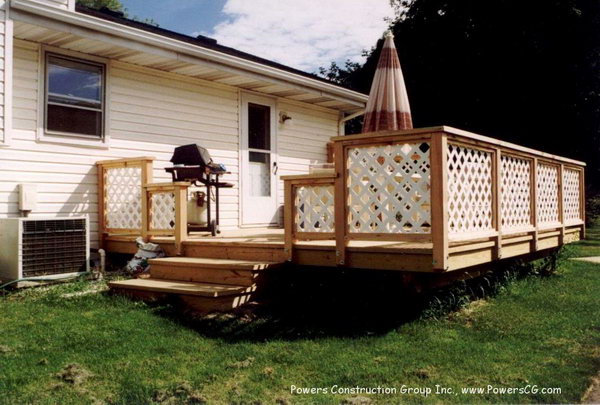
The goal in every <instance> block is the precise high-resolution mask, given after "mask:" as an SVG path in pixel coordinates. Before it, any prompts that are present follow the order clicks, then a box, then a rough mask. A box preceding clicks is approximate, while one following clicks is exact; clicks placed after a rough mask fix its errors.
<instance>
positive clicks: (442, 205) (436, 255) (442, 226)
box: [429, 132, 449, 271]
mask: <svg viewBox="0 0 600 405" xmlns="http://www.w3.org/2000/svg"><path fill="white" fill-rule="evenodd" d="M447 151H448V138H447V137H446V134H445V133H443V132H441V133H435V134H432V135H431V151H430V153H429V160H430V161H429V167H430V169H429V170H430V176H431V191H430V192H431V239H432V242H433V261H432V267H433V269H434V270H441V271H446V270H448V259H449V242H448V152H447Z"/></svg>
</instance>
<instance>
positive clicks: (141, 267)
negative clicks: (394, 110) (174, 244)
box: [125, 237, 165, 274]
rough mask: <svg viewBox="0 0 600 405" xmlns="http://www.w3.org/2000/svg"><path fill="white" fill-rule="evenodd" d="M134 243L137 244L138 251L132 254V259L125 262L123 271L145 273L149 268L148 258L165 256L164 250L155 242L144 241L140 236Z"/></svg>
mask: <svg viewBox="0 0 600 405" xmlns="http://www.w3.org/2000/svg"><path fill="white" fill-rule="evenodd" d="M135 243H136V244H137V247H138V251H137V252H136V254H135V256H133V259H131V260H130V261H129V262H128V263H127V266H125V271H126V272H127V273H129V274H141V273H146V272H148V271H149V270H150V265H149V264H148V259H156V258H158V257H164V256H165V252H163V250H162V249H161V247H160V246H159V245H157V244H156V243H150V242H144V239H142V237H139V238H137V239H136V240H135Z"/></svg>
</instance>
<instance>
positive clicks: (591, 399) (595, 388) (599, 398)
mask: <svg viewBox="0 0 600 405" xmlns="http://www.w3.org/2000/svg"><path fill="white" fill-rule="evenodd" d="M581 403H582V404H600V373H598V375H596V376H595V377H592V384H591V385H590V387H589V388H588V389H587V391H586V392H585V394H583V397H582V398H581Z"/></svg>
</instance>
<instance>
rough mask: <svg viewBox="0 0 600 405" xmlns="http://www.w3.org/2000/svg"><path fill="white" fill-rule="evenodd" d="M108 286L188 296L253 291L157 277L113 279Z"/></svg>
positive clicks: (213, 296)
mask: <svg viewBox="0 0 600 405" xmlns="http://www.w3.org/2000/svg"><path fill="white" fill-rule="evenodd" d="M108 286H109V287H110V288H113V289H126V290H137V291H152V292H158V293H166V294H177V295H187V296H200V297H209V298H219V297H227V296H235V295H240V294H246V293H251V292H252V291H253V288H252V287H246V286H239V285H238V286H236V285H226V284H210V283H198V282H190V281H177V280H161V279H155V278H146V279H140V278H136V279H132V280H123V281H111V282H110V283H108Z"/></svg>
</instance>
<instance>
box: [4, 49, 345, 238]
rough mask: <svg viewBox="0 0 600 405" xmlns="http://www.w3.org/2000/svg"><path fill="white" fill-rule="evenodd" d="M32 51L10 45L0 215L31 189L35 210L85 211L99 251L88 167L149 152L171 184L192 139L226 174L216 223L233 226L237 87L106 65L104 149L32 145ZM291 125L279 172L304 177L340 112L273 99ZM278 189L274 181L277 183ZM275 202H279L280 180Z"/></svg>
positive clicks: (157, 174)
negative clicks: (25, 187) (9, 118)
mask: <svg viewBox="0 0 600 405" xmlns="http://www.w3.org/2000/svg"><path fill="white" fill-rule="evenodd" d="M40 68H41V66H39V46H38V45H36V44H32V43H28V42H24V41H16V42H15V49H14V79H13V82H14V85H13V89H14V104H13V128H14V131H13V133H12V142H11V145H10V147H7V148H4V149H1V150H0V152H1V153H0V216H16V215H18V205H17V201H18V191H17V185H18V184H19V183H27V182H34V183H37V184H38V193H39V195H38V207H37V210H36V211H35V212H34V213H33V214H32V215H34V216H42V215H76V214H89V216H90V222H91V231H92V233H91V235H90V236H91V240H92V245H93V246H97V227H98V212H97V210H98V199H97V198H98V197H97V178H96V175H97V174H96V167H95V162H96V161H98V160H106V159H117V158H123V157H135V156H155V157H156V160H155V162H154V167H155V170H154V181H155V182H165V181H170V176H169V175H168V174H167V173H165V171H164V168H165V167H166V166H170V162H169V159H170V158H171V154H172V152H173V149H174V147H175V146H178V145H183V144H188V143H198V144H200V145H202V146H205V147H206V148H208V149H209V151H210V153H211V155H212V156H213V158H214V160H215V161H216V162H219V163H223V164H225V165H226V167H227V169H228V170H229V171H231V172H232V173H231V174H230V175H227V176H225V178H224V181H228V182H231V183H233V184H234V185H235V186H234V188H232V189H223V190H222V194H221V196H222V198H221V204H222V205H221V225H222V228H223V229H235V228H237V227H238V225H239V212H240V206H239V203H240V195H239V170H240V169H239V150H240V145H239V124H238V116H239V103H240V101H239V94H240V93H239V91H238V89H237V88H235V87H230V86H224V85H213V84H212V83H209V82H206V81H202V80H195V79H191V78H185V77H182V76H180V75H176V74H166V73H162V72H157V71H153V70H150V69H146V68H140V67H135V66H133V65H129V64H125V63H121V62H113V63H111V64H110V69H109V74H110V80H109V83H110V84H109V88H108V95H109V100H110V101H109V103H108V105H107V109H108V113H109V127H110V133H111V137H110V142H109V148H108V149H101V148H90V147H82V146H76V145H66V144H51V143H45V142H37V141H36V131H37V127H38V122H37V121H38V97H39V96H40V95H39V94H38V78H39V69H40ZM278 110H279V111H285V112H287V113H288V114H289V115H290V116H291V117H292V121H293V122H292V123H290V121H288V123H286V125H278V137H279V138H278V148H279V150H278V152H279V165H280V171H279V175H285V174H299V173H305V172H307V171H308V164H309V163H311V162H315V161H324V160H325V159H326V146H325V145H326V143H327V141H328V140H329V137H331V136H335V135H336V131H337V119H338V115H337V112H336V111H334V110H328V109H322V108H318V107H313V106H310V105H307V104H303V103H289V102H284V101H283V100H279V101H278ZM280 183H281V182H280ZM279 188H280V190H279V191H280V192H279V199H280V202H281V203H282V202H283V188H282V184H280V187H279Z"/></svg>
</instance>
